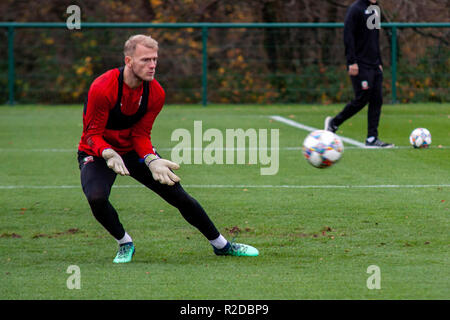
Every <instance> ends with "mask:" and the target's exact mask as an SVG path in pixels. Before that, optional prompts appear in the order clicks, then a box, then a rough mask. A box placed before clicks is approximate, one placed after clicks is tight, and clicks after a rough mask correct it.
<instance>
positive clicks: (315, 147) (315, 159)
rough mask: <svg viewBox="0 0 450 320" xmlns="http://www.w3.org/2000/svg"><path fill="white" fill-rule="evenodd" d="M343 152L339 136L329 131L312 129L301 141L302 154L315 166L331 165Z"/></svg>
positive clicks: (327, 166) (326, 166)
mask: <svg viewBox="0 0 450 320" xmlns="http://www.w3.org/2000/svg"><path fill="white" fill-rule="evenodd" d="M343 152H344V144H343V143H342V140H341V138H339V137H338V136H337V135H336V134H334V133H333V132H331V131H326V130H316V131H313V132H311V133H310V134H309V135H308V136H307V137H306V138H305V141H304V142H303V156H304V157H305V158H306V160H307V161H308V162H309V163H310V164H311V165H312V166H314V167H316V168H320V169H322V168H329V167H331V166H332V165H334V164H335V163H336V162H338V161H339V159H341V157H342V153H343Z"/></svg>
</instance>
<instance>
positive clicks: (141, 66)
mask: <svg viewBox="0 0 450 320" xmlns="http://www.w3.org/2000/svg"><path fill="white" fill-rule="evenodd" d="M157 62H158V50H157V49H152V48H147V47H145V46H143V45H141V44H138V45H137V46H136V50H135V51H134V53H133V55H132V56H131V57H129V56H127V57H125V63H126V65H127V66H128V67H129V68H131V70H132V71H133V73H134V75H135V76H136V77H137V78H138V79H140V80H143V81H152V80H153V78H154V77H155V71H156V64H157Z"/></svg>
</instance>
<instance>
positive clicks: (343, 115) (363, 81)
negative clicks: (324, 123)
mask: <svg viewBox="0 0 450 320" xmlns="http://www.w3.org/2000/svg"><path fill="white" fill-rule="evenodd" d="M350 78H351V80H352V85H353V91H354V92H355V98H354V99H353V100H352V101H350V102H349V103H348V104H347V105H346V106H345V108H344V109H343V110H342V111H341V112H340V113H339V114H338V115H337V116H336V117H334V119H333V124H334V125H336V126H340V125H341V124H342V123H343V122H344V121H346V120H347V119H349V118H351V117H353V116H354V115H355V114H356V113H358V112H359V111H360V110H361V109H362V108H364V106H365V105H366V104H367V103H368V104H369V110H368V113H367V137H375V138H377V137H378V124H379V122H380V115H381V106H382V105H383V72H382V71H381V70H380V68H379V67H373V68H367V67H364V66H359V74H358V75H357V76H350Z"/></svg>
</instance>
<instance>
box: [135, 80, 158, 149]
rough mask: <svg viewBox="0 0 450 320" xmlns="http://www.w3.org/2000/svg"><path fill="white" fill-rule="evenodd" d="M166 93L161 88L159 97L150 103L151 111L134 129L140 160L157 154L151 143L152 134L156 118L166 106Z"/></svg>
mask: <svg viewBox="0 0 450 320" xmlns="http://www.w3.org/2000/svg"><path fill="white" fill-rule="evenodd" d="M164 101H165V93H164V90H163V89H162V88H161V87H159V92H158V97H157V98H156V99H152V100H151V101H149V104H150V105H149V107H148V108H149V111H148V112H147V113H146V114H145V115H144V116H143V117H142V119H140V120H139V121H138V122H137V123H136V124H135V125H134V126H133V128H132V132H131V139H132V143H133V147H134V150H135V151H136V153H137V154H138V155H139V157H140V158H144V157H145V156H146V155H148V154H155V151H154V150H153V145H152V141H151V132H152V128H153V123H154V122H155V119H156V117H157V116H158V114H159V113H160V112H161V109H162V107H163V105H164Z"/></svg>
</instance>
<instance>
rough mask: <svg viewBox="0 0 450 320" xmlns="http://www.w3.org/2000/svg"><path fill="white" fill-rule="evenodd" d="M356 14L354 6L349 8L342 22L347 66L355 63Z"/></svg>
mask: <svg viewBox="0 0 450 320" xmlns="http://www.w3.org/2000/svg"><path fill="white" fill-rule="evenodd" d="M357 15H358V12H357V10H356V8H355V7H354V6H351V7H350V8H349V9H348V11H347V14H346V16H345V21H344V45H345V56H346V58H347V66H349V65H352V64H355V63H357V60H356V49H355V33H356V28H357V23H356V19H357Z"/></svg>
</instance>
